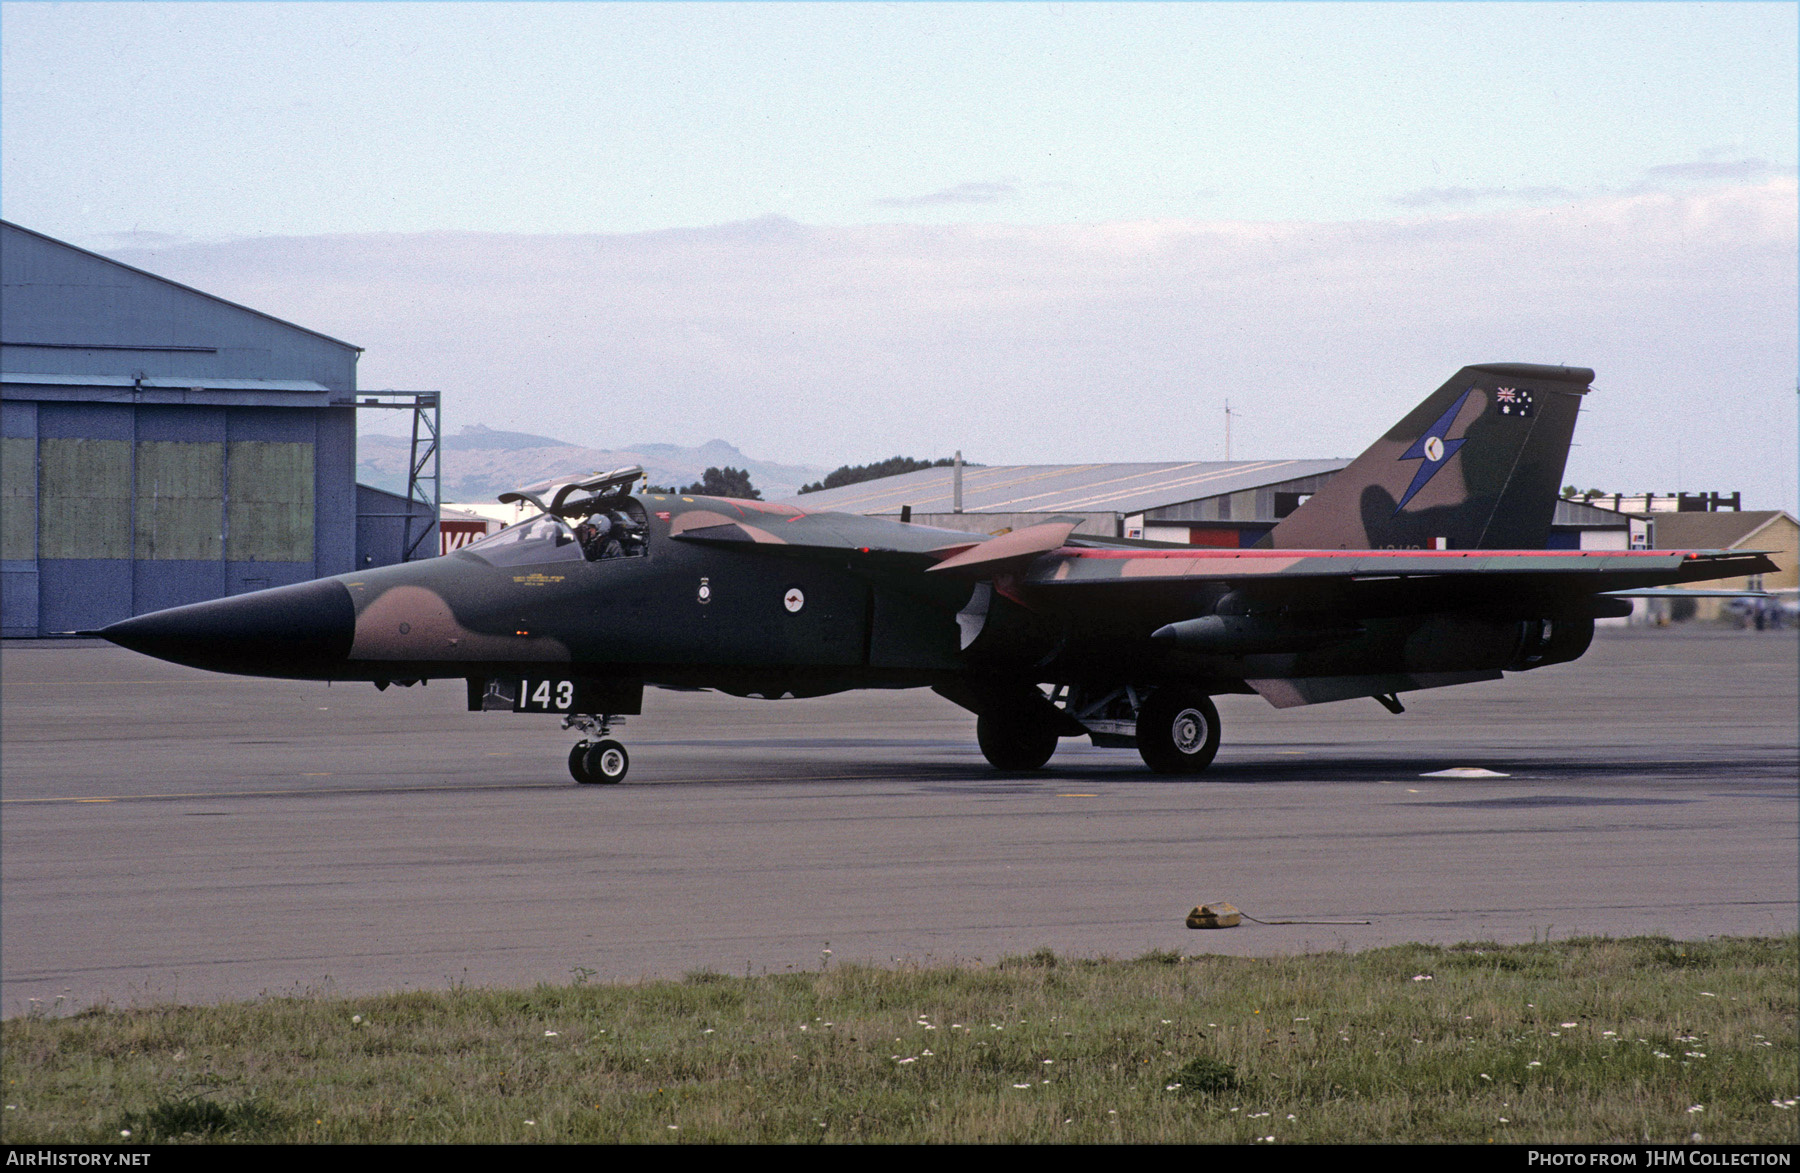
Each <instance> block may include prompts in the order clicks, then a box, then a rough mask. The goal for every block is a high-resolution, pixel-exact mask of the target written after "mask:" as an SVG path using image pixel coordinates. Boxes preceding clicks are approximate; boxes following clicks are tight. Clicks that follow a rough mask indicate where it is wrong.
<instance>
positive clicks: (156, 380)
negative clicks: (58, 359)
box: [0, 371, 331, 391]
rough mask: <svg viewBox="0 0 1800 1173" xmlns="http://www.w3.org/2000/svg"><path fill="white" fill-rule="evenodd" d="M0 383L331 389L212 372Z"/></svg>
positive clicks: (9, 374)
mask: <svg viewBox="0 0 1800 1173" xmlns="http://www.w3.org/2000/svg"><path fill="white" fill-rule="evenodd" d="M0 383H18V384H22V385H25V386H37V387H155V388H159V389H165V388H166V389H169V390H174V391H187V390H196V391H198V390H205V391H329V390H331V388H329V387H327V386H326V385H325V384H323V383H320V382H316V381H314V380H312V379H221V378H217V377H215V376H213V375H148V376H145V377H143V378H134V377H132V376H130V375H39V374H34V373H31V372H15V371H6V372H4V373H0Z"/></svg>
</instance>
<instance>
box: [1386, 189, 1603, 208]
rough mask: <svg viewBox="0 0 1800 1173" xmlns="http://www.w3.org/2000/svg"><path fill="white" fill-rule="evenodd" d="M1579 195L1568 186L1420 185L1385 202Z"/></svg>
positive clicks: (1409, 204)
mask: <svg viewBox="0 0 1800 1173" xmlns="http://www.w3.org/2000/svg"><path fill="white" fill-rule="evenodd" d="M1579 195H1580V193H1578V192H1577V191H1576V190H1575V189H1574V188H1570V187H1424V188H1420V189H1419V190H1418V191H1409V192H1406V193H1405V194H1403V195H1397V196H1389V197H1388V203H1390V204H1396V205H1398V206H1400V207H1402V208H1431V207H1442V206H1444V205H1468V204H1478V203H1484V202H1486V201H1489V200H1529V201H1533V202H1535V201H1539V200H1572V199H1576V198H1578V197H1579Z"/></svg>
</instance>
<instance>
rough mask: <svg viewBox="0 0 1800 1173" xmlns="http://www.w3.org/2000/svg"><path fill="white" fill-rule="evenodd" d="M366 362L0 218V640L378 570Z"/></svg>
mask: <svg viewBox="0 0 1800 1173" xmlns="http://www.w3.org/2000/svg"><path fill="white" fill-rule="evenodd" d="M360 353H361V351H360V349H359V348H358V347H355V346H352V345H351V344H350V343H348V342H343V341H340V340H339V339H336V338H331V337H328V336H326V335H324V334H320V333H318V332H316V331H313V330H308V329H306V328H304V327H301V326H296V325H294V324H293V323H291V322H284V321H282V320H280V319H278V318H274V317H271V316H269V315H268V314H264V313H260V312H258V311H256V310H253V309H249V308H247V307H244V306H241V305H236V304H234V303H232V302H229V301H226V300H224V299H222V298H218V297H214V296H212V295H211V294H207V293H203V292H201V291H199V290H197V289H190V288H188V287H187V286H185V285H180V284H177V283H176V282H173V281H169V280H166V279H164V278H162V277H158V276H156V275H154V274H151V273H146V272H144V271H142V270H139V269H134V268H132V267H131V266H129V265H123V264H120V263H119V262H117V261H113V260H110V259H108V258H106V257H103V256H100V255H98V254H96V253H91V252H87V251H85V250H83V249H79V248H75V247H74V246H72V245H69V244H65V243H63V242H61V241H57V240H53V239H51V238H50V237H47V236H43V235H40V234H38V233H36V232H32V231H30V230H28V229H25V228H21V227H18V226H17V225H14V224H8V223H3V222H0V575H3V579H0V634H4V635H6V636H9V637H12V636H40V635H51V634H55V633H59V632H69V631H77V630H84V629H92V628H97V627H101V626H104V625H106V624H108V623H112V622H114V621H116V620H120V619H124V618H127V617H128V616H131V615H137V614H142V613H144V612H146V611H153V610H156V609H158V608H162V607H171V606H176V605H179V604H182V603H192V602H198V601H201V600H204V599H211V598H216V597H219V596H221V595H230V594H238V593H241V592H244V591H250V590H257V589H260V588H262V587H269V586H280V585H283V584H285V583H294V582H302V581H304V580H306V579H310V578H316V577H319V576H321V575H327V574H337V573H342V572H345V571H348V570H350V569H352V568H353V567H354V566H356V565H358V564H369V565H373V564H376V563H377V561H378V559H377V557H376V556H375V555H374V553H373V552H372V551H371V552H370V553H364V552H363V551H361V550H359V547H358V493H357V488H358V487H357V485H356V483H355V462H356V407H355V396H356V361H357V356H358V355H359V354H360ZM402 504H403V505H404V502H403V503H402ZM386 512H388V513H392V512H393V510H392V509H391V508H386ZM432 513H433V511H430V510H427V511H426V516H427V518H428V519H429V518H430V517H431V516H432ZM436 545H437V543H436V541H435V540H434V541H432V542H431V543H430V546H431V548H432V550H433V552H435V547H436ZM379 560H382V561H389V560H392V559H390V558H385V557H384V558H381V559H379Z"/></svg>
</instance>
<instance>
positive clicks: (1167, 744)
mask: <svg viewBox="0 0 1800 1173" xmlns="http://www.w3.org/2000/svg"><path fill="white" fill-rule="evenodd" d="M1137 743H1138V753H1139V754H1140V755H1141V756H1142V757H1143V759H1144V764H1145V765H1147V766H1149V767H1150V768H1151V769H1152V770H1155V771H1156V772H1157V773H1158V774H1198V773H1199V772H1200V771H1202V770H1204V769H1206V767H1207V766H1209V765H1211V764H1212V760H1213V755H1214V754H1216V753H1218V752H1219V710H1218V709H1216V708H1214V707H1213V703H1212V698H1210V697H1208V696H1207V695H1206V694H1205V693H1203V692H1201V691H1200V690H1198V689H1194V688H1182V687H1163V688H1159V689H1157V690H1156V691H1155V692H1154V693H1151V694H1150V699H1149V700H1148V701H1146V702H1144V707H1143V708H1142V709H1141V710H1140V711H1139V712H1138V720H1137Z"/></svg>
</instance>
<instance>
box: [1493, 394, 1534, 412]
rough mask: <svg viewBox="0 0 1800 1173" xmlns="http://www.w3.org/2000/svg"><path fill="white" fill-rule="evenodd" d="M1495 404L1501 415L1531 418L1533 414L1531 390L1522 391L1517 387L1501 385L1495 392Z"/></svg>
mask: <svg viewBox="0 0 1800 1173" xmlns="http://www.w3.org/2000/svg"><path fill="white" fill-rule="evenodd" d="M1494 406H1495V408H1496V409H1498V411H1499V412H1500V414H1501V415H1516V416H1524V417H1526V418H1529V417H1530V415H1531V392H1529V391H1521V390H1519V389H1518V388H1516V387H1501V388H1499V389H1497V390H1496V391H1495V392H1494Z"/></svg>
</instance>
